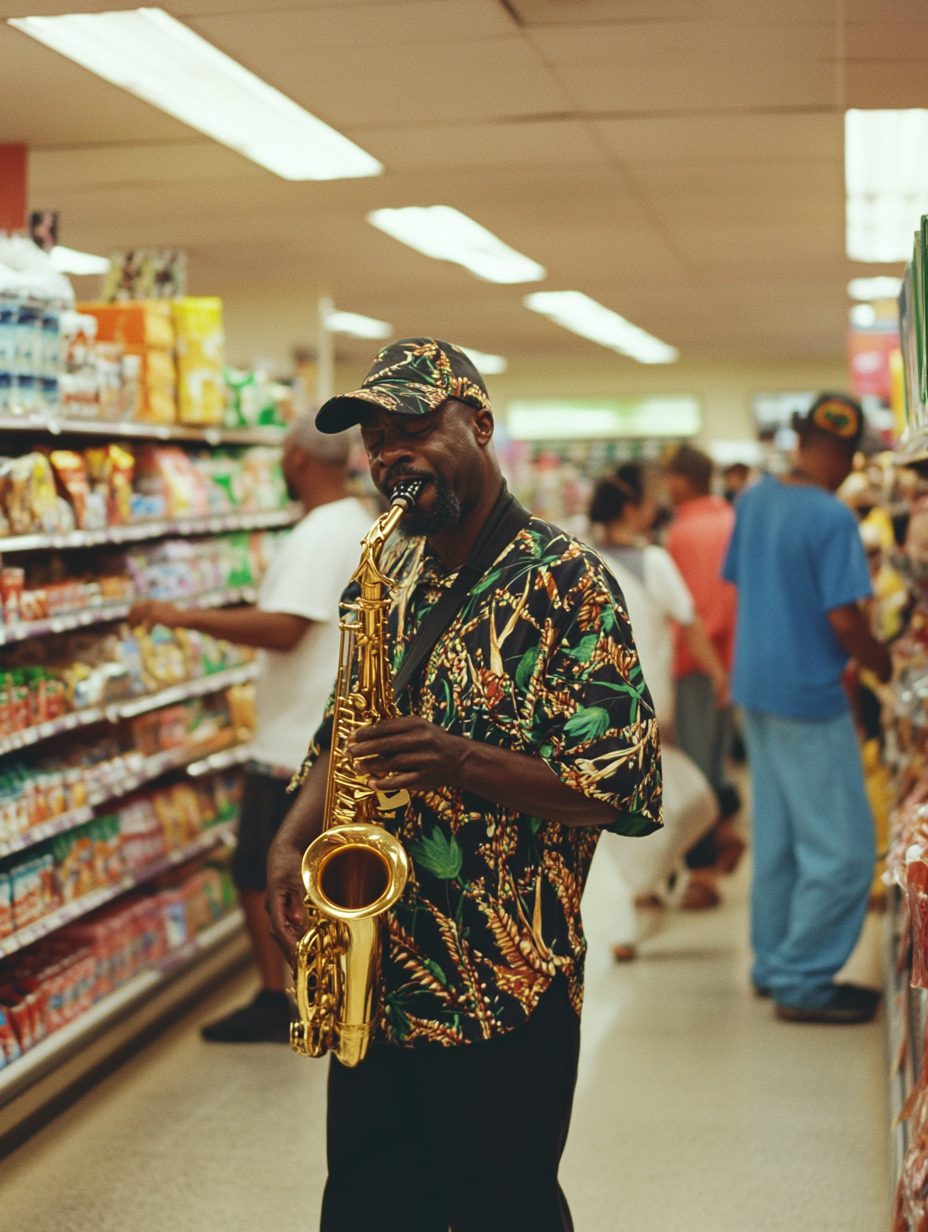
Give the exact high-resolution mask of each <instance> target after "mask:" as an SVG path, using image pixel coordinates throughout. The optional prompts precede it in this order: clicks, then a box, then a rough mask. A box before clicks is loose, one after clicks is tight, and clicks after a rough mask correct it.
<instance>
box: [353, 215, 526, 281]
mask: <svg viewBox="0 0 928 1232" xmlns="http://www.w3.org/2000/svg"><path fill="white" fill-rule="evenodd" d="M367 221H368V222H369V223H371V224H372V225H373V226H375V227H377V228H379V230H381V231H385V232H386V233H387V235H392V236H393V238H394V239H396V240H399V241H400V242H401V243H403V244H408V245H409V247H410V248H415V250H416V251H417V252H422V253H425V255H426V256H427V257H435V258H437V259H438V260H439V261H454V262H456V263H457V264H458V265H463V266H464V268H465V269H469V270H470V272H471V273H472V274H476V275H477V277H478V278H482V279H484V281H485V282H507V283H509V282H540V281H541V279H542V278H546V277H547V271H546V270H545V268H544V266H542V265H539V264H538V262H537V261H532V260H531V259H530V258H529V257H524V256H523V255H522V253H521V252H516V250H515V249H514V248H510V247H509V245H508V244H504V243H503V241H502V240H501V239H497V237H496V236H495V235H494V234H493V232H492V231H488V230H487V229H486V227H481V225H480V223H479V222H474V220H473V219H472V218H468V217H467V215H466V214H462V213H461V212H460V210H455V209H453V208H452V207H451V206H450V205H430V206H418V205H408V206H405V207H404V208H403V209H398V210H374V211H373V212H372V213H370V214H368V216H367Z"/></svg>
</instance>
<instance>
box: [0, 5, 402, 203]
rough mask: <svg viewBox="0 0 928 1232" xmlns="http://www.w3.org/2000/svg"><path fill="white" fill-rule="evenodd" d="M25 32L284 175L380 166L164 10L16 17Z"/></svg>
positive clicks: (314, 176) (369, 170) (316, 175)
mask: <svg viewBox="0 0 928 1232" xmlns="http://www.w3.org/2000/svg"><path fill="white" fill-rule="evenodd" d="M9 24H10V25H11V26H15V27H16V29H17V30H22V31H23V33H24V34H28V35H30V36H31V37H32V38H34V39H37V40H38V42H40V43H44V44H45V46H46V47H51V48H52V50H53V51H57V52H60V53H61V55H63V56H67V57H68V59H69V60H74V61H75V62H76V63H77V64H80V65H82V66H83V67H84V68H88V69H90V71H91V72H92V73H96V74H97V75H98V76H99V77H102V78H103V79H104V80H105V81H110V82H112V83H113V85H116V86H120V87H121V88H122V89H123V90H128V91H129V93H130V94H134V95H135V96H136V97H137V98H141V99H144V100H145V102H146V103H151V104H152V105H153V106H155V107H159V108H160V109H161V110H162V111H166V112H167V113H168V115H172V116H174V117H175V119H178V120H181V121H182V122H183V123H184V124H189V125H190V127H191V128H195V129H197V131H198V132H201V133H206V135H207V136H208V137H212V138H213V139H214V140H215V141H219V142H221V144H222V145H226V146H228V147H229V148H230V149H232V150H237V151H238V153H239V154H244V156H245V157H246V158H250V159H251V160H252V162H255V163H259V164H260V165H261V166H262V167H267V169H268V170H269V171H273V172H274V173H275V174H276V175H279V176H281V177H282V178H283V179H285V180H338V179H343V178H350V177H353V176H363V175H380V173H381V172H382V171H383V167H382V165H381V164H380V163H379V162H377V160H376V159H375V158H372V157H371V156H370V154H366V153H365V152H364V150H362V149H360V147H358V146H356V145H355V144H354V142H352V141H349V140H348V138H347V137H343V136H342V135H341V133H337V132H336V131H335V129H334V128H329V126H328V124H323V122H322V121H321V120H319V119H317V118H316V117H315V116H314V115H310V113H309V112H308V111H304V110H303V108H302V107H300V106H298V104H297V103H295V102H293V100H292V99H289V98H287V96H286V95H285V94H281V93H280V91H279V90H275V89H274V87H273V86H269V85H268V84H267V82H266V81H262V80H261V78H260V77H256V76H255V75H254V73H250V72H249V71H248V69H247V68H243V66H242V65H241V64H239V63H238V62H237V61H236V60H233V59H232V58H231V57H230V56H227V55H226V54H225V53H224V52H222V51H220V50H219V49H218V48H217V47H214V46H213V45H212V43H208V42H207V41H206V39H204V38H201V37H200V36H199V34H195V33H194V32H193V30H191V29H190V27H189V26H185V25H184V24H183V23H182V22H179V21H177V20H175V18H173V17H171V16H170V15H169V14H168V13H166V12H165V11H164V10H163V9H132V10H128V11H126V12H109V13H68V14H65V15H64V16H61V17H21V18H12V19H11V20H10V23H9Z"/></svg>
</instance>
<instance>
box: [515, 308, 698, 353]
mask: <svg viewBox="0 0 928 1232" xmlns="http://www.w3.org/2000/svg"><path fill="white" fill-rule="evenodd" d="M522 302H523V303H524V304H525V306H526V308H531V310H532V311H533V312H540V313H541V314H542V316H546V317H548V319H549V320H551V321H554V322H555V324H556V325H562V326H563V327H564V329H569V330H570V331H571V332H572V333H575V334H579V335H580V337H581V338H589V340H590V341H591V342H598V343H599V345H600V346H604V347H609V348H610V350H613V351H617V352H618V353H619V354H620V355H627V356H628V357H629V358H630V359H637V361H638V362H639V363H640V364H672V363H673V362H674V361H675V360H677V359H679V358H680V352H679V351H678V350H677V349H676V347H672V346H669V345H668V344H667V343H666V342H661V340H660V339H659V338H655V337H654V336H653V335H652V334H649V333H646V332H645V331H644V330H643V329H639V327H638V326H637V325H632V323H631V321H626V320H625V318H624V317H620V316H619V314H618V313H617V312H613V311H612V309H611V308H606V307H604V305H602V304H599V303H597V302H596V300H595V299H590V297H589V296H588V295H584V294H583V292H582V291H535V292H534V293H533V294H532V295H526V297H525V299H524V300H523V301H522Z"/></svg>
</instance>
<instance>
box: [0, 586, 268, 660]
mask: <svg viewBox="0 0 928 1232" xmlns="http://www.w3.org/2000/svg"><path fill="white" fill-rule="evenodd" d="M257 596H258V592H257V591H256V590H255V588H254V587H253V586H232V587H229V588H228V589H227V590H211V591H208V592H207V593H206V594H202V595H178V596H177V598H176V600H171V602H177V603H180V604H181V605H182V606H183V607H198V608H202V607H226V606H228V605H230V604H233V603H254V602H256V600H257ZM131 607H132V604H131V603H105V604H103V605H102V606H100V607H91V608H84V610H83V611H79V612H67V613H65V614H63V615H61V616H49V617H48V618H47V619H45V620H29V621H22V622H21V623H19V624H15V625H0V646H5V645H7V644H8V643H11V642H22V641H24V640H25V639H26V638H27V637H47V636H48V635H49V634H50V633H67V632H68V631H69V630H71V629H84V628H86V627H87V626H88V625H102V624H107V623H108V622H110V621H113V620H125V619H126V617H127V616H128V615H129V609H130V608H131Z"/></svg>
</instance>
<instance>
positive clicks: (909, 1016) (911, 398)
mask: <svg viewBox="0 0 928 1232" xmlns="http://www.w3.org/2000/svg"><path fill="white" fill-rule="evenodd" d="M924 244H925V220H924V219H923V223H922V228H921V232H920V234H919V235H917V236H916V254H915V260H914V261H913V263H912V265H910V267H909V270H908V271H907V275H906V281H905V284H904V286H903V290H902V294H901V296H900V309H901V312H900V324H901V342H902V353H903V359H904V368H905V394H906V421H907V425H908V428H907V435H906V437H905V438H904V439H903V442H902V446H901V448H900V450H899V452H898V453H897V454H896V455H888V454H887V455H882V456H881V457H879V458H874V459H870V460H869V461H868V466H867V469H866V472H865V473H859V474H858V475H856V476H852V479H851V480H850V481H848V483H847V484H846V485H845V491H846V492H847V495H848V503H850V504H851V505H852V506H854V507H855V508H856V510H857V512H858V517H860V518H861V534H862V537H863V540H864V545H865V547H866V549H867V554H868V559H869V562H870V571H871V576H872V578H873V587H874V599H873V601H872V603H871V606H870V616H871V624H872V626H873V628H874V632H875V633H876V634H877V635H878V636H880V637H882V638H883V639H884V640H887V641H890V640H891V652H892V659H893V677H892V682H891V683H890V684H889V685H886V686H882V687H881V686H879V685H878V684H877V682H876V681H875V680H874V679H872V678H870V677H868V675H867V674H866V673H861V684H862V686H863V687H864V688H866V689H869V690H870V692H871V694H872V695H874V696H876V697H878V698H879V702H880V703H881V705H880V711H881V729H882V731H881V736H880V740H879V745H881V748H879V747H877V749H876V750H874V748H872V747H868V746H865V748H864V762H865V768H866V769H867V787H868V794H869V795H870V800H871V804H872V806H873V811H874V816H875V818H876V821H877V831H878V834H877V837H878V845H879V847H880V848H881V850H882V851H883V852H885V853H886V863H885V871H884V872H883V874H882V882H883V885H882V886H881V890H882V891H883V892H884V893H885V896H886V902H887V906H888V909H889V913H890V916H889V918H890V927H889V929H888V930H887V935H888V936H889V938H890V942H891V948H890V951H889V953H888V955H887V968H888V976H887V979H888V988H887V998H886V1011H887V1023H888V1030H889V1050H890V1056H891V1071H890V1102H891V1115H892V1120H893V1127H892V1161H893V1170H894V1176H893V1185H894V1188H895V1200H894V1207H893V1221H892V1227H893V1232H918V1230H919V1229H921V1228H924V1227H925V1226H926V1223H928V1184H926V1179H925V1178H926V1176H928V1069H926V1065H925V1060H926V1029H928V1020H926V1008H928V1001H926V991H925V990H928V705H926V702H928V476H926V472H925V468H924V465H923V464H922V461H921V458H920V455H921V452H922V447H921V446H920V445H919V438H920V434H921V433H922V429H923V428H924V426H925V423H926V420H925V415H924V408H925V396H924V395H925V391H924V373H925V364H924V356H925V338H924V330H925V327H924V321H925V317H924V311H923V309H924V286H923V280H924V275H925V272H926V271H925V266H924V262H923V259H922V258H923V255H924ZM919 305H921V306H919ZM855 481H856V482H855ZM870 745H871V746H874V745H877V740H876V739H874V740H872V741H871V742H870ZM868 753H871V754H874V755H872V756H870V757H869V758H868V756H867V754H868ZM884 826H885V828H884ZM881 830H882V831H883V832H882V833H881ZM887 831H888V832H887Z"/></svg>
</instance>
